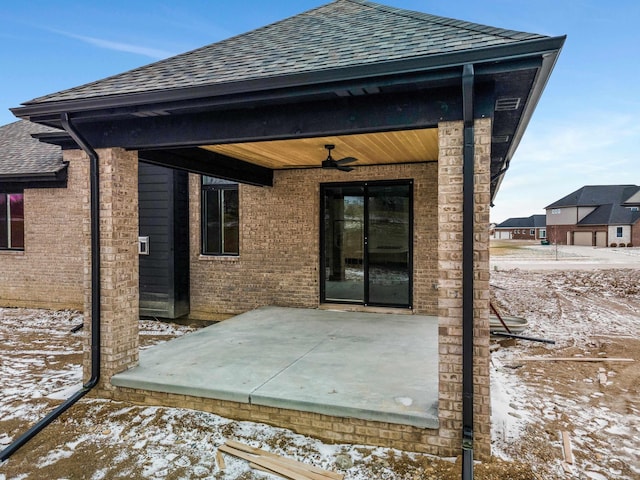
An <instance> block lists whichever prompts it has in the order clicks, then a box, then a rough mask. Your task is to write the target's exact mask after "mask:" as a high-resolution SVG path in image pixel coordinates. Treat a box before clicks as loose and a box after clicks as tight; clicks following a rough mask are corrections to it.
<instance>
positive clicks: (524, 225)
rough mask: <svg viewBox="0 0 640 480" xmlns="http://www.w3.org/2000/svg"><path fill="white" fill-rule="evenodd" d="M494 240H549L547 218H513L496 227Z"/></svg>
mask: <svg viewBox="0 0 640 480" xmlns="http://www.w3.org/2000/svg"><path fill="white" fill-rule="evenodd" d="M492 238H494V239H501V240H544V239H546V238H547V228H546V216H545V215H531V216H530V217H513V218H509V219H507V220H505V221H504V222H502V223H500V224H499V225H496V226H495V227H494V230H493V236H492Z"/></svg>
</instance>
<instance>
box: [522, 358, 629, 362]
mask: <svg viewBox="0 0 640 480" xmlns="http://www.w3.org/2000/svg"><path fill="white" fill-rule="evenodd" d="M518 360H521V361H523V362H635V360H634V359H633V358H615V357H522V358H518Z"/></svg>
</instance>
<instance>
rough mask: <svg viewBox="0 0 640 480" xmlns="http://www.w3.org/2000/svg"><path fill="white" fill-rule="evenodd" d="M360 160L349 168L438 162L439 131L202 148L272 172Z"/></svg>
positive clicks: (410, 131)
mask: <svg viewBox="0 0 640 480" xmlns="http://www.w3.org/2000/svg"><path fill="white" fill-rule="evenodd" d="M326 144H333V145H335V149H334V150H333V152H332V156H333V158H334V159H336V160H339V159H341V158H344V157H356V158H357V159H358V160H357V161H356V162H353V163H350V164H349V166H362V165H384V164H392V163H415V162H426V161H435V160H437V159H438V129H437V128H428V129H418V130H403V131H393V132H381V133H370V134H357V135H341V136H325V137H315V138H304V139H295V140H273V141H264V142H248V143H229V144H223V145H207V146H204V147H202V148H204V149H206V150H210V151H213V152H216V153H220V154H223V155H227V156H229V157H234V158H237V159H240V160H244V161H246V162H250V163H254V164H256V165H260V166H263V167H267V168H271V169H289V168H313V167H320V164H321V163H322V161H323V160H324V159H326V158H327V150H325V145H326Z"/></svg>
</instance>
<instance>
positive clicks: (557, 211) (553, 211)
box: [551, 208, 562, 215]
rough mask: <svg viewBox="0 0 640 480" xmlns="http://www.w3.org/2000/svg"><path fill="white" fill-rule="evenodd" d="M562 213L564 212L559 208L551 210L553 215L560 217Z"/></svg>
mask: <svg viewBox="0 0 640 480" xmlns="http://www.w3.org/2000/svg"><path fill="white" fill-rule="evenodd" d="M560 213H562V210H560V209H559V208H554V209H553V210H551V215H560Z"/></svg>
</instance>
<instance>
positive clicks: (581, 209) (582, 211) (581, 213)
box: [576, 207, 596, 223]
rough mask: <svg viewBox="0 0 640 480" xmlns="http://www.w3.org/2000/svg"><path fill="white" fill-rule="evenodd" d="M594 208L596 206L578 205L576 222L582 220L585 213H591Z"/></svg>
mask: <svg viewBox="0 0 640 480" xmlns="http://www.w3.org/2000/svg"><path fill="white" fill-rule="evenodd" d="M595 209H596V207H578V222H580V221H582V220H583V219H584V218H585V217H586V216H587V215H589V214H590V213H592V212H593V211H594V210H595ZM576 223H577V222H576Z"/></svg>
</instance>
